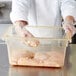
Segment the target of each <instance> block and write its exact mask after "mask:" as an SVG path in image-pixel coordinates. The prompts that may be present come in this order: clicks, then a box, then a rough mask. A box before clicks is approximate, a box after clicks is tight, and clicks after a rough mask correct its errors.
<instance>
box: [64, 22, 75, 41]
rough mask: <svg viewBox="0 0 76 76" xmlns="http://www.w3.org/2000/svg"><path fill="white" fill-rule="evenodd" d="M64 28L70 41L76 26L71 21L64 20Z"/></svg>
mask: <svg viewBox="0 0 76 76" xmlns="http://www.w3.org/2000/svg"><path fill="white" fill-rule="evenodd" d="M63 28H64V30H65V34H66V37H67V38H68V40H69V42H71V38H72V36H73V35H74V34H75V33H76V28H75V27H74V24H73V23H69V22H64V23H63Z"/></svg>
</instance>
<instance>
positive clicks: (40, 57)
mask: <svg viewBox="0 0 76 76" xmlns="http://www.w3.org/2000/svg"><path fill="white" fill-rule="evenodd" d="M34 59H36V60H38V62H39V63H43V62H44V61H45V60H47V59H48V55H47V54H46V53H39V52H37V53H35V56H34Z"/></svg>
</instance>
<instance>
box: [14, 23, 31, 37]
mask: <svg viewBox="0 0 76 76" xmlns="http://www.w3.org/2000/svg"><path fill="white" fill-rule="evenodd" d="M14 27H15V31H16V33H17V35H19V36H20V37H33V35H32V34H31V33H30V32H29V31H28V30H26V29H24V27H22V26H20V25H17V24H15V25H14Z"/></svg>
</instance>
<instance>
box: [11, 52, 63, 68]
mask: <svg viewBox="0 0 76 76" xmlns="http://www.w3.org/2000/svg"><path fill="white" fill-rule="evenodd" d="M63 62H64V54H63V53H62V52H61V53H60V52H58V51H50V52H45V53H40V52H36V53H33V52H30V51H26V52H24V53H21V54H20V55H19V54H18V55H16V54H15V56H14V55H13V60H12V64H13V65H24V66H43V67H61V66H63V64H64V63H63Z"/></svg>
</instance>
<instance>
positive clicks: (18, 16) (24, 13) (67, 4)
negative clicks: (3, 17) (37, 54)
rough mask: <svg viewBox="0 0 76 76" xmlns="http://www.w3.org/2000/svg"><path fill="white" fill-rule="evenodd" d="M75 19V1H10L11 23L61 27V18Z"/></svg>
mask: <svg viewBox="0 0 76 76" xmlns="http://www.w3.org/2000/svg"><path fill="white" fill-rule="evenodd" d="M68 15H71V16H74V17H75V19H76V0H12V11H11V14H10V17H11V20H12V22H15V21H16V20H17V21H18V20H24V21H28V23H29V25H36V26H39V25H40V26H48V25H49V26H52V25H53V26H61V22H62V17H63V19H65V17H66V16H68Z"/></svg>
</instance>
